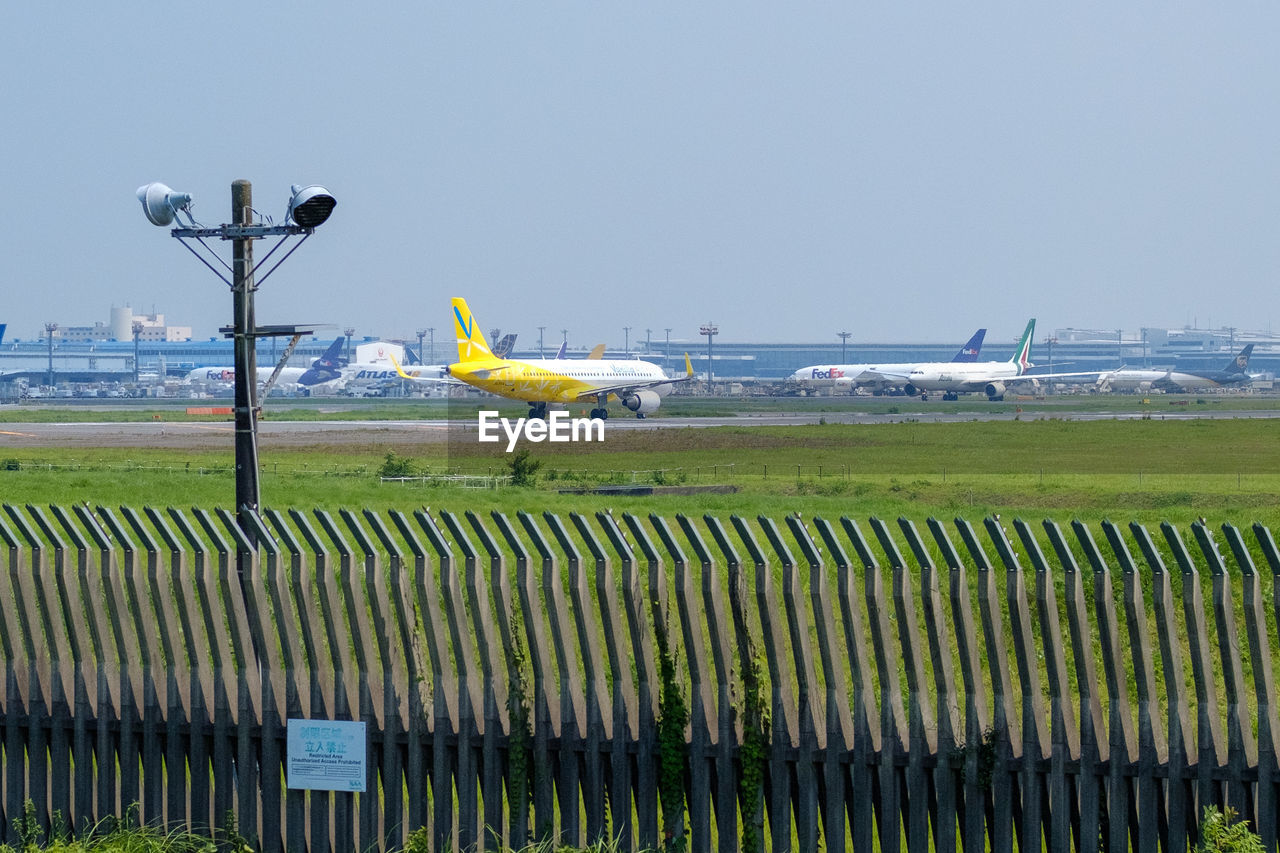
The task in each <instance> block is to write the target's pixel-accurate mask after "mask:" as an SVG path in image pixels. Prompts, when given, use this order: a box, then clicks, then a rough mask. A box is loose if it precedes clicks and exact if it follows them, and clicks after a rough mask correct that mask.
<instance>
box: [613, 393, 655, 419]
mask: <svg viewBox="0 0 1280 853" xmlns="http://www.w3.org/2000/svg"><path fill="white" fill-rule="evenodd" d="M622 405H624V406H626V407H627V408H628V409H630V410H631V411H633V412H635V413H636V414H637V415H639V416H641V417H644V416H645V415H647V414H649V413H650V412H656V411H657V410H658V407H659V406H661V405H662V398H661V397H659V396H658V395H657V394H655V393H654V392H653V391H649V390H640V391H633V392H631V393H630V394H627V395H626V396H625V397H623V398H622Z"/></svg>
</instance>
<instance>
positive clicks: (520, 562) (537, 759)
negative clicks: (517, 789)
mask: <svg viewBox="0 0 1280 853" xmlns="http://www.w3.org/2000/svg"><path fill="white" fill-rule="evenodd" d="M493 520H494V522H495V523H496V524H497V525H498V530H499V531H500V532H501V533H502V535H503V537H504V538H505V539H506V540H507V547H509V548H510V549H511V552H512V554H514V555H515V558H516V587H517V589H518V590H519V596H520V611H521V616H522V618H523V620H524V630H525V637H526V641H527V642H528V647H529V662H530V663H531V664H532V665H533V715H534V722H533V771H534V775H533V821H534V824H533V825H534V831H533V834H534V837H535V839H536V840H537V841H539V842H543V843H549V842H554V836H555V827H556V824H555V789H554V786H553V784H552V779H551V772H552V767H551V746H550V741H551V739H552V738H559V737H560V720H561V717H560V694H559V693H557V692H556V691H555V685H556V674H555V670H554V666H555V665H554V663H553V661H552V651H551V643H550V641H549V640H548V639H547V626H546V622H545V621H544V619H543V616H542V607H541V606H540V604H539V601H538V599H539V596H538V582H537V579H536V578H534V576H533V569H532V564H533V559H532V557H531V556H530V554H529V549H528V547H527V546H526V545H525V544H524V541H523V540H521V539H520V537H519V536H518V535H517V534H516V531H515V527H514V526H513V525H512V524H511V522H510V521H509V520H507V517H506V516H505V515H503V514H502V513H500V512H497V511H496V510H495V511H494V513H493Z"/></svg>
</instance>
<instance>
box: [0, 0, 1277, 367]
mask: <svg viewBox="0 0 1280 853" xmlns="http://www.w3.org/2000/svg"><path fill="white" fill-rule="evenodd" d="M1278 36H1280V5H1276V4H1264V3H1239V4H1229V5H1227V6H1224V7H1219V6H1216V5H1213V4H1203V3H1201V4H1190V3H1175V4H1166V3H1161V4H1157V3H1151V2H1148V3H1104V2H1080V3H1070V4H1040V3H1024V4H1014V3H1002V4H989V3H980V4H938V3H918V2H908V3H880V4H862V3H847V2H846V3H839V2H830V3H813V2H798V3H785V4H784V3H758V2H733V3H728V2H699V3H673V2H645V3H634V2H633V3H625V4H623V3H609V2H591V3H587V2H577V3H568V2H542V3H493V2H466V3H462V2H447V3H446V2H424V3H418V4H365V6H364V7H362V8H359V9H357V8H356V6H355V4H350V3H341V4H339V3H336V2H328V0H321V2H311V3H305V4H301V3H254V4H248V3H241V2H234V1H233V2H225V3H219V4H193V3H183V4H178V3H169V4H156V3H130V4H90V3H69V4H56V5H50V4H38V3H11V4H5V5H4V7H3V9H0V70H3V72H4V79H5V80H6V84H5V85H4V86H3V87H0V106H2V107H3V114H4V116H5V118H4V122H3V126H4V131H3V133H0V155H2V158H3V162H4V164H5V168H4V170H3V174H4V180H5V183H6V184H7V193H6V196H7V204H6V205H5V206H4V207H5V210H4V212H3V213H2V214H0V222H2V223H3V229H4V238H3V239H4V243H5V249H6V251H5V257H6V263H5V265H4V272H3V273H2V274H0V275H3V278H4V279H5V281H4V285H3V293H4V294H5V297H6V298H5V300H4V304H3V308H2V309H0V322H5V321H7V322H8V324H9V335H10V336H11V337H22V338H34V337H37V336H39V335H40V334H41V333H42V331H41V330H42V329H43V324H44V323H45V322H57V323H59V324H61V325H91V324H92V323H93V322H95V321H99V320H100V321H103V322H106V320H107V319H108V316H109V312H110V309H111V307H112V306H120V305H131V306H133V308H134V309H135V311H138V312H150V311H152V310H154V311H158V312H161V313H163V314H164V315H165V317H166V319H167V321H168V322H170V323H173V324H177V325H189V326H192V327H193V329H194V332H195V336H196V337H197V338H203V337H208V336H212V335H215V334H216V331H217V328H218V327H219V326H223V325H227V324H228V323H229V322H230V318H231V300H230V297H229V295H228V292H227V291H228V289H227V287H226V285H225V284H223V283H222V282H221V281H219V280H218V279H217V278H216V277H215V276H214V275H213V274H212V273H211V272H210V271H209V270H207V269H206V268H205V267H204V266H202V265H201V264H200V263H199V262H198V261H197V260H196V259H195V258H194V257H192V255H191V254H190V253H189V252H187V251H186V250H184V249H183V248H182V246H181V245H180V244H179V242H178V241H176V240H174V239H173V238H172V237H170V236H169V235H168V234H167V233H166V230H165V229H162V228H157V227H155V226H152V225H150V224H149V223H148V222H147V221H146V219H145V218H144V216H143V214H142V209H141V206H140V205H139V203H138V201H137V199H136V197H135V191H136V189H137V188H138V187H139V186H140V185H142V184H145V183H148V182H151V181H163V182H164V183H166V184H168V185H170V186H171V187H173V188H175V189H178V190H181V191H186V192H190V193H191V194H192V195H193V196H194V197H195V208H194V210H195V215H196V218H197V219H198V220H199V221H200V222H202V223H203V224H205V225H217V224H221V223H224V222H228V221H229V220H230V195H231V189H230V187H231V182H232V181H234V180H237V179H247V180H249V181H251V182H252V184H253V193H254V201H255V207H256V208H257V209H258V210H260V211H261V212H262V213H264V214H267V215H270V216H272V217H274V218H275V220H276V221H277V222H278V221H280V220H281V219H282V218H283V216H284V211H285V206H286V203H287V200H288V196H289V187H290V185H291V184H294V183H300V184H311V183H319V184H323V185H324V186H326V187H328V188H329V189H330V190H331V191H332V193H333V194H334V196H335V197H336V198H337V199H338V207H337V209H336V210H335V211H334V214H333V217H332V218H331V219H330V220H329V222H328V223H326V224H325V225H324V226H323V227H321V228H320V229H318V230H317V231H316V233H315V235H314V236H313V237H312V238H311V239H309V240H308V241H307V242H306V243H305V244H304V245H303V246H301V248H299V249H298V251H297V252H296V253H295V254H294V255H293V256H292V257H290V258H289V260H288V261H286V262H285V264H284V265H283V266H281V268H280V269H279V270H278V271H277V272H275V273H274V274H273V275H272V276H271V278H270V279H268V280H267V281H265V282H264V283H263V284H262V286H261V289H260V290H259V292H258V296H257V311H258V320H259V322H260V323H317V324H332V326H333V327H334V328H336V329H341V328H344V327H351V328H354V329H355V330H356V333H357V335H377V336H383V337H404V338H412V337H414V336H415V335H416V332H417V330H418V329H426V328H434V329H435V332H434V336H435V339H436V341H437V344H438V343H439V341H441V340H445V339H447V338H448V336H449V335H450V334H451V323H450V318H449V307H448V304H449V303H448V300H449V298H450V297H453V296H465V297H467V299H468V301H469V303H470V306H471V308H472V310H473V311H474V312H475V315H476V317H477V319H478V321H479V322H480V323H481V325H482V326H483V327H484V328H486V329H494V328H500V329H502V330H503V331H504V332H507V331H514V332H517V333H519V334H520V336H521V343H522V344H527V345H535V344H536V342H537V339H538V334H539V332H538V327H539V326H543V327H545V329H546V332H545V338H546V341H547V344H548V346H550V345H551V343H552V342H553V341H554V342H556V343H558V342H559V339H560V335H561V333H560V330H561V329H567V330H568V337H569V341H570V343H571V344H572V345H575V346H579V345H581V346H588V347H589V346H591V345H593V344H594V343H597V342H606V343H608V344H609V345H610V346H611V347H613V346H621V345H622V344H623V341H624V336H628V333H626V332H624V327H631V331H630V333H629V339H630V341H631V342H634V341H636V340H637V339H641V338H643V337H644V336H645V334H646V331H645V330H646V329H650V330H652V331H651V332H650V334H652V336H653V339H654V340H658V339H661V338H663V336H664V335H665V330H666V329H668V328H670V329H671V333H670V334H671V338H672V340H688V341H699V340H700V339H699V337H698V328H699V326H700V325H702V324H704V323H708V322H714V323H716V324H717V325H718V327H719V329H720V338H719V339H720V340H722V341H727V340H734V341H761V342H764V341H823V340H833V341H834V340H836V333H837V332H840V331H848V332H850V333H851V338H850V341H851V342H859V341H863V342H884V341H912V342H915V341H922V342H962V341H963V340H965V339H966V338H968V336H969V335H970V334H971V333H972V331H973V330H974V329H975V328H977V327H979V326H984V327H987V328H988V329H989V332H988V336H987V340H988V342H997V341H998V342H1012V341H1013V340H1015V339H1016V338H1017V337H1018V335H1019V334H1020V333H1021V331H1022V329H1023V327H1024V325H1025V324H1026V321H1027V319H1028V318H1029V317H1036V318H1037V319H1038V321H1039V325H1038V330H1039V331H1038V333H1037V337H1038V338H1039V337H1042V336H1043V334H1047V333H1048V332H1049V331H1050V330H1052V329H1057V328H1066V327H1074V328H1097V329H1117V328H1123V329H1128V330H1134V331H1135V334H1136V330H1137V329H1139V328H1141V327H1143V326H1153V327H1162V326H1168V327H1182V326H1186V325H1196V326H1199V327H1201V328H1205V327H1212V328H1219V327H1228V326H1230V327H1236V328H1239V329H1242V330H1268V329H1270V327H1271V323H1272V313H1273V312H1272V302H1273V295H1274V292H1275V284H1276V280H1277V273H1278V272H1280V239H1277V236H1278V235H1280V216H1278V213H1277V205H1280V144H1277V143H1278V142H1280V140H1278V139H1277V137H1278V136H1280V119H1277V105H1278V104H1280V74H1277V73H1276V61H1275V45H1276V44H1277V43H1280V38H1278ZM221 248H224V249H225V248H227V247H221ZM265 249H266V246H263V245H262V244H259V248H258V249H257V252H258V254H259V256H261V255H262V254H263V253H264V251H265ZM1275 319H1276V320H1277V322H1280V314H1277V316H1276V318H1275Z"/></svg>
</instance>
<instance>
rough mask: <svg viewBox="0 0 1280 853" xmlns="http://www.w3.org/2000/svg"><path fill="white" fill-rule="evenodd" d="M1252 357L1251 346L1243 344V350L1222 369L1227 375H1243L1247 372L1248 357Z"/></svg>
mask: <svg viewBox="0 0 1280 853" xmlns="http://www.w3.org/2000/svg"><path fill="white" fill-rule="evenodd" d="M1251 355H1253V344H1245V345H1244V349H1242V350H1240V352H1239V354H1237V355H1236V357H1235V358H1233V359H1231V361H1230V362H1229V363H1228V364H1227V366H1226V367H1225V368H1223V369H1224V370H1225V371H1226V372H1227V373H1245V372H1247V371H1248V370H1249V356H1251Z"/></svg>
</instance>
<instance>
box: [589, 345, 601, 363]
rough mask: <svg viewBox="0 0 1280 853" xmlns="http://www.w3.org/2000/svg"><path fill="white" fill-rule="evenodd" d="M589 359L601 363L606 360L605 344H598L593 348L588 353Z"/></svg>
mask: <svg viewBox="0 0 1280 853" xmlns="http://www.w3.org/2000/svg"><path fill="white" fill-rule="evenodd" d="M587 358H588V359H594V360H596V361H599V360H600V359H602V358H604V344H596V345H595V346H593V347H592V348H591V352H589V353H587Z"/></svg>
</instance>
